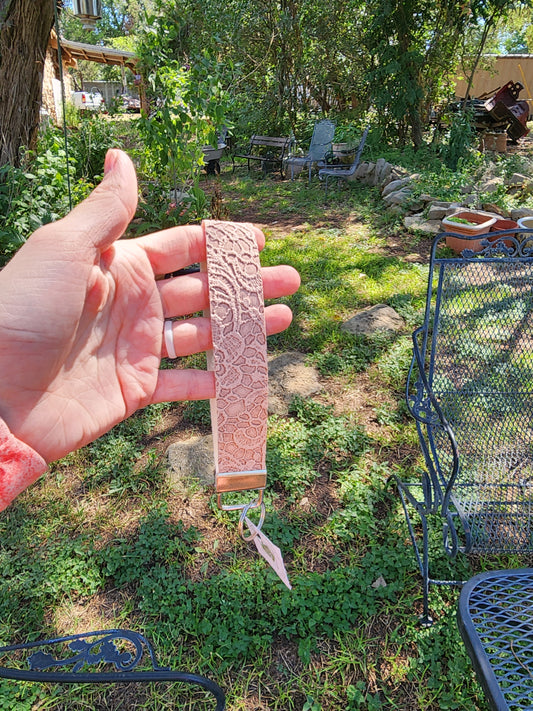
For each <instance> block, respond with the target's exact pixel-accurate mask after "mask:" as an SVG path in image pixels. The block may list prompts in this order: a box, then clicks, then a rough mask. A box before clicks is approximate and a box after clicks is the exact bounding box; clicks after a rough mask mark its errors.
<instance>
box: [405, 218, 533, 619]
mask: <svg viewBox="0 0 533 711" xmlns="http://www.w3.org/2000/svg"><path fill="white" fill-rule="evenodd" d="M455 238H457V235H449V234H448V235H446V234H442V235H439V236H438V237H437V238H436V239H435V241H434V244H433V248H432V252H431V261H430V272H429V282H428V291H427V298H426V310H425V318H424V323H423V325H422V326H421V327H420V328H417V329H416V330H415V332H414V333H413V347H414V354H413V359H412V364H411V368H410V372H409V378H408V384H407V393H406V394H407V403H408V407H409V409H410V411H411V414H412V415H413V417H414V418H415V420H416V425H417V429H418V436H419V441H420V446H421V449H422V452H423V455H424V459H425V465H426V467H425V471H424V472H423V474H422V479H421V481H418V482H416V483H407V482H405V481H403V480H401V479H399V478H396V481H397V484H398V487H399V491H400V494H401V498H402V503H403V505H404V510H405V513H406V517H407V522H408V527H409V532H410V534H411V538H412V541H413V544H414V549H415V553H416V556H417V560H418V564H419V567H420V570H421V573H422V576H423V580H424V612H423V615H422V618H421V621H422V623H423V624H427V625H429V624H431V618H430V617H429V607H428V591H429V584H430V583H436V584H462V581H451V580H450V581H449V580H437V579H434V578H432V577H431V575H430V570H429V568H430V561H429V538H428V536H429V530H428V529H429V519H430V518H432V517H434V516H435V515H436V516H437V517H439V518H440V521H441V523H442V536H443V545H444V548H445V550H446V552H447V553H448V554H449V555H450V556H452V557H454V556H456V555H457V553H459V552H462V553H486V554H497V553H525V552H530V551H531V550H533V526H532V519H533V230H522V231H520V234H518V233H516V232H511V231H506V232H498V233H491V234H488V235H480V236H478V237H477V238H474V239H472V240H468V242H470V241H471V244H472V249H466V250H463V252H462V253H461V254H460V255H455V256H450V253H449V250H447V251H445V252H443V251H441V248H442V247H444V246H445V244H446V241H447V240H450V239H451V240H452V241H453V240H454V239H455ZM474 250H479V251H474ZM415 512H416V514H418V517H419V522H420V523H421V528H420V527H419V526H417V525H416V524H415V523H414V519H413V518H412V516H413V514H414V513H415Z"/></svg>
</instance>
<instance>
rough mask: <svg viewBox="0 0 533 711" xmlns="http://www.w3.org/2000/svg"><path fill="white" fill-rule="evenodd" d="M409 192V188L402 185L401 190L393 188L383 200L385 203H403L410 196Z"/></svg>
mask: <svg viewBox="0 0 533 711" xmlns="http://www.w3.org/2000/svg"><path fill="white" fill-rule="evenodd" d="M411 194H412V193H411V190H409V189H408V188H407V187H404V188H402V189H401V190H395V191H394V192H392V193H388V194H387V195H386V196H385V197H384V198H383V202H384V203H385V204H386V205H405V203H406V202H407V201H408V200H409V198H410V197H411Z"/></svg>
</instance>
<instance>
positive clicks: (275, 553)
mask: <svg viewBox="0 0 533 711" xmlns="http://www.w3.org/2000/svg"><path fill="white" fill-rule="evenodd" d="M245 521H246V525H247V526H248V529H249V531H250V533H251V534H252V536H254V538H253V542H254V543H255V547H256V548H257V550H258V552H259V555H261V556H262V557H263V558H264V559H265V560H266V562H267V563H268V564H269V565H270V566H271V567H272V568H273V570H274V571H275V572H276V574H277V576H278V577H279V579H280V580H281V582H282V583H284V584H285V585H286V586H287V587H288V588H289V590H292V585H291V584H290V582H289V577H288V575H287V571H286V569H285V564H284V562H283V557H282V555H281V551H280V549H279V548H278V547H277V546H276V545H274V544H273V543H272V541H271V540H270V539H269V538H267V536H265V534H264V533H263V532H262V531H260V530H259V529H258V528H257V526H254V524H253V523H252V522H251V521H250V519H249V518H248V517H247V518H245Z"/></svg>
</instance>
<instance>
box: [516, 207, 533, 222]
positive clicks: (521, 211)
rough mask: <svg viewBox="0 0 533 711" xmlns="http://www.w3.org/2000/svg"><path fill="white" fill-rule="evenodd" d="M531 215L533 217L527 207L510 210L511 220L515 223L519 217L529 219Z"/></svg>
mask: <svg viewBox="0 0 533 711" xmlns="http://www.w3.org/2000/svg"><path fill="white" fill-rule="evenodd" d="M531 215H533V210H532V209H531V208H529V207H518V208H516V209H514V210H511V220H514V221H515V222H516V221H517V220H519V219H520V218H521V217H530V216H531Z"/></svg>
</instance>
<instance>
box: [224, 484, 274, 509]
mask: <svg viewBox="0 0 533 711" xmlns="http://www.w3.org/2000/svg"><path fill="white" fill-rule="evenodd" d="M262 505H263V489H259V493H258V495H257V499H256V500H255V501H249V502H247V503H246V504H223V503H222V494H221V493H217V506H218V508H219V509H220V510H221V511H244V509H246V510H248V509H256V508H257V507H258V506H262Z"/></svg>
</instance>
